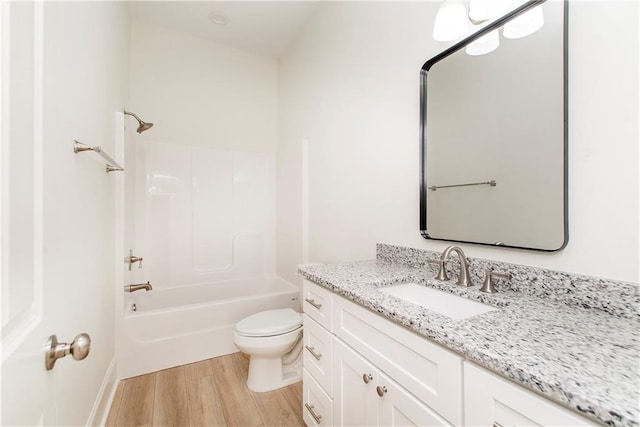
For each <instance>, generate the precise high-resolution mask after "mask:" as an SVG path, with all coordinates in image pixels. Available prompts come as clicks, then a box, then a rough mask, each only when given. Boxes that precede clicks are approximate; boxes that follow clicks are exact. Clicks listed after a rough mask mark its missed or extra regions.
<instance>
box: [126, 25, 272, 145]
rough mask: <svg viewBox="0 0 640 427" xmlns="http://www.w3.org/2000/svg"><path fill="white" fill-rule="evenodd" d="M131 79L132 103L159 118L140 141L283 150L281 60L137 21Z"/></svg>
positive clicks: (147, 117)
mask: <svg viewBox="0 0 640 427" xmlns="http://www.w3.org/2000/svg"><path fill="white" fill-rule="evenodd" d="M130 83H131V96H130V103H129V105H130V107H129V108H130V109H131V111H133V112H134V113H136V114H138V115H139V116H140V117H141V118H142V119H143V120H145V121H150V122H153V123H154V124H155V126H154V127H153V129H152V130H150V131H147V132H145V133H143V134H142V135H140V136H139V138H138V142H144V141H158V142H165V143H172V144H185V145H199V146H206V147H212V148H227V149H232V150H239V151H252V152H262V153H274V152H275V147H276V144H277V107H278V105H277V91H278V89H277V84H278V72H277V63H276V61H275V60H273V59H268V58H263V57H260V56H257V55H253V54H250V53H246V52H243V51H240V50H237V49H234V48H230V47H225V46H223V45H220V44H218V43H215V42H212V41H209V40H205V39H201V38H198V37H194V36H190V35H186V34H184V33H180V32H176V31H174V30H171V29H167V28H164V27H160V26H157V25H153V24H148V23H143V22H141V21H137V20H133V21H132V23H131V77H130ZM131 120H133V119H131Z"/></svg>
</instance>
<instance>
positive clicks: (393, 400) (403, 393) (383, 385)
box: [377, 374, 452, 426]
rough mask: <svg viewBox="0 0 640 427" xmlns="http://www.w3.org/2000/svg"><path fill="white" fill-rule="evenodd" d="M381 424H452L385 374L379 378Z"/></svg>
mask: <svg viewBox="0 0 640 427" xmlns="http://www.w3.org/2000/svg"><path fill="white" fill-rule="evenodd" d="M377 387H378V390H379V394H380V395H381V396H380V398H379V401H378V404H379V410H378V414H379V416H380V423H379V425H381V426H450V425H452V424H450V423H448V422H447V421H446V420H445V419H444V418H442V417H441V416H440V415H438V414H437V413H436V412H435V411H434V410H433V409H431V408H429V407H428V406H427V405H425V403H424V402H422V401H420V400H418V399H417V398H416V397H415V396H413V395H412V394H410V393H409V392H408V391H407V390H405V389H404V388H402V387H400V386H399V385H398V384H397V383H396V382H395V381H393V380H392V379H391V378H389V377H387V376H386V375H384V374H380V375H379V378H378V386H377Z"/></svg>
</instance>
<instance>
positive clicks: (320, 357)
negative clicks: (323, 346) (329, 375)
mask: <svg viewBox="0 0 640 427" xmlns="http://www.w3.org/2000/svg"><path fill="white" fill-rule="evenodd" d="M304 348H306V349H307V350H308V351H309V353H311V355H312V356H313V357H315V358H316V360H320V359H322V353H316V352H315V349H316V348H315V347H309V346H308V345H305V346H304Z"/></svg>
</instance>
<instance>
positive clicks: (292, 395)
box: [106, 353, 304, 427]
mask: <svg viewBox="0 0 640 427" xmlns="http://www.w3.org/2000/svg"><path fill="white" fill-rule="evenodd" d="M248 369H249V359H248V358H247V357H246V356H245V355H243V354H242V353H234V354H230V355H227V356H222V357H216V358H214V359H208V360H203V361H201V362H196V363H192V364H189V365H184V366H178V367H176V368H171V369H165V370H164V371H158V372H152V373H150V374H146V375H141V376H139V377H134V378H128V379H126V380H122V381H120V384H118V389H117V391H116V395H115V397H114V399H113V404H112V405H111V410H110V411H109V417H108V418H107V424H106V425H107V426H108V427H109V426H167V425H171V426H304V422H303V420H302V383H301V382H298V383H296V384H293V385H290V386H288V387H285V388H281V389H279V390H275V391H271V392H266V393H255V392H252V391H250V390H249V389H248V388H247V385H246V380H247V372H248Z"/></svg>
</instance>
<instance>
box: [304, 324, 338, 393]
mask: <svg viewBox="0 0 640 427" xmlns="http://www.w3.org/2000/svg"><path fill="white" fill-rule="evenodd" d="M302 336H303V340H304V350H303V352H304V353H303V354H304V356H303V363H304V367H305V369H306V370H307V371H309V373H310V374H311V376H313V378H314V379H315V380H316V381H317V382H318V384H320V386H321V387H322V388H323V389H324V391H326V392H327V394H328V395H329V396H333V388H332V382H333V381H332V380H333V378H332V375H331V367H332V360H333V350H332V349H333V340H332V335H331V334H330V333H329V331H327V330H326V329H324V328H323V327H322V326H320V325H319V324H318V323H316V321H315V320H313V319H311V318H310V317H309V316H308V315H306V314H305V315H304V332H303V334H302Z"/></svg>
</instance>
